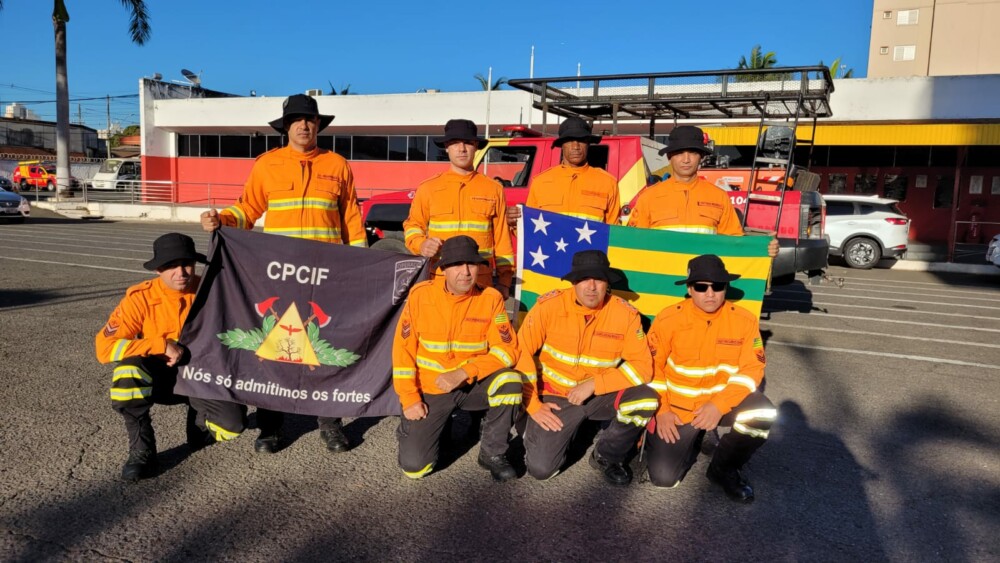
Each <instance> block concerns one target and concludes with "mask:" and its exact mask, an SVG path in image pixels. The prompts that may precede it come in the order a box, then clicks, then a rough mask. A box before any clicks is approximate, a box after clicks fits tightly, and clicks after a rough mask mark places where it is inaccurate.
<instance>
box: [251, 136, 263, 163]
mask: <svg viewBox="0 0 1000 563" xmlns="http://www.w3.org/2000/svg"><path fill="white" fill-rule="evenodd" d="M265 152H267V136H265V135H257V136H251V137H250V158H257V157H258V156H260V155H262V154H264V153H265Z"/></svg>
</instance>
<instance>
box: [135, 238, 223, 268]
mask: <svg viewBox="0 0 1000 563" xmlns="http://www.w3.org/2000/svg"><path fill="white" fill-rule="evenodd" d="M175 260H191V261H194V262H201V263H203V264H204V263H207V262H208V260H207V259H206V258H205V255H204V254H202V253H200V252H196V251H195V249H194V239H192V238H191V237H189V236H187V235H182V234H180V233H167V234H165V235H162V236H160V237H159V238H157V239H156V240H155V241H153V259H152V260H150V261H148V262H145V263H144V264H143V265H142V267H143V268H146V269H147V270H152V271H154V272H155V271H156V270H157V269H158V268H161V267H163V266H165V265H166V264H169V263H171V262H173V261H175Z"/></svg>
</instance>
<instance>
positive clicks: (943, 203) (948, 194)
mask: <svg viewBox="0 0 1000 563" xmlns="http://www.w3.org/2000/svg"><path fill="white" fill-rule="evenodd" d="M954 190H955V178H954V177H953V176H948V175H940V176H938V177H937V181H936V183H935V184H934V209H950V208H951V204H952V202H953V201H954V196H955V193H954Z"/></svg>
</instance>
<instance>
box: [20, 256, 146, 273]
mask: <svg viewBox="0 0 1000 563" xmlns="http://www.w3.org/2000/svg"><path fill="white" fill-rule="evenodd" d="M0 260H15V261H17V262H35V263H38V264H54V265H56V266H74V267H77V268H92V269H95V270H114V271H116V272H132V273H135V274H146V275H149V271H148V270H129V269H128V268H112V267H110V266H94V265H93V264H75V263H73V262H56V261H54V260H32V259H31V258H12V257H10V256H0Z"/></svg>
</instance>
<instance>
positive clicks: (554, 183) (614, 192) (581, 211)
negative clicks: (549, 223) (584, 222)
mask: <svg viewBox="0 0 1000 563" xmlns="http://www.w3.org/2000/svg"><path fill="white" fill-rule="evenodd" d="M620 197H621V196H619V195H618V181H617V180H615V177H614V176H612V175H611V174H608V173H607V172H605V171H604V170H601V169H600V168H596V167H593V166H589V165H587V166H581V167H580V168H572V167H570V166H566V165H565V164H560V165H559V166H554V167H552V168H549V169H548V170H546V171H545V172H542V173H541V174H539V175H538V176H537V177H536V178H535V179H534V180H532V181H531V186H530V187H529V188H528V200H527V201H526V202H525V203H524V204H525V205H526V206H528V207H534V208H536V209H541V210H544V211H552V212H555V213H562V214H563V215H570V216H572V217H578V218H580V219H590V220H592V221H601V222H603V223H607V224H609V225H616V224H618V221H619V217H620V216H621V211H622V209H621V201H620Z"/></svg>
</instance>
